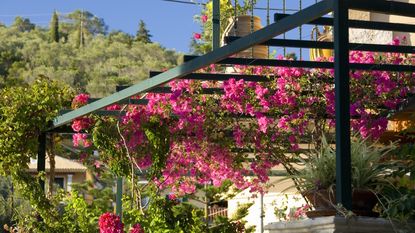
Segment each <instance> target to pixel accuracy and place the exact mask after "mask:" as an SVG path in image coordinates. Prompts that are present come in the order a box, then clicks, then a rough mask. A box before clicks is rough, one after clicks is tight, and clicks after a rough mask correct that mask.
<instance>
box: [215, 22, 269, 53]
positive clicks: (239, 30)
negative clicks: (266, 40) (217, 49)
mask: <svg viewBox="0 0 415 233" xmlns="http://www.w3.org/2000/svg"><path fill="white" fill-rule="evenodd" d="M252 20H253V24H254V25H253V27H252V26H251V25H252ZM235 24H236V27H235ZM261 28H262V25H261V18H260V17H258V16H253V17H251V16H250V15H241V16H237V17H236V19H233V18H232V19H230V22H229V24H228V26H227V27H226V29H225V31H224V33H223V35H224V36H240V37H243V36H246V35H249V34H251V32H254V31H257V30H259V29H261ZM223 39H224V38H223ZM222 41H224V40H222ZM235 56H236V57H244V58H252V57H253V58H263V59H268V47H267V46H264V45H256V46H253V47H252V48H250V49H247V50H244V51H242V52H239V53H237V54H235Z"/></svg>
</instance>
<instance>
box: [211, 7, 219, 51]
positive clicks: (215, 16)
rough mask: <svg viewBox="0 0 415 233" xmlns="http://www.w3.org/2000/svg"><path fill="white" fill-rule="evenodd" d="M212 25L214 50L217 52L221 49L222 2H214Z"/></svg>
mask: <svg viewBox="0 0 415 233" xmlns="http://www.w3.org/2000/svg"><path fill="white" fill-rule="evenodd" d="M212 24H213V27H212V30H213V32H212V33H213V38H212V40H213V41H212V48H213V49H214V50H215V49H217V48H219V47H220V0H213V16H212Z"/></svg>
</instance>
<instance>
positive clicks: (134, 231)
mask: <svg viewBox="0 0 415 233" xmlns="http://www.w3.org/2000/svg"><path fill="white" fill-rule="evenodd" d="M130 233H144V230H143V228H142V227H141V225H140V224H138V223H137V224H135V225H134V226H133V228H131V230H130Z"/></svg>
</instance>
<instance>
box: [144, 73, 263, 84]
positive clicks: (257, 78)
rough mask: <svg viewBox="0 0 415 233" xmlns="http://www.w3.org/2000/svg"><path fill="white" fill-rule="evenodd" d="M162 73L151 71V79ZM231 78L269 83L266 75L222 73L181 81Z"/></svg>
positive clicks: (188, 77)
mask: <svg viewBox="0 0 415 233" xmlns="http://www.w3.org/2000/svg"><path fill="white" fill-rule="evenodd" d="M161 73H162V72H159V71H150V78H152V77H155V76H157V75H159V74H161ZM231 78H234V79H237V80H239V79H243V80H245V81H250V82H269V81H271V80H270V79H269V77H267V76H265V75H247V74H220V73H191V74H188V75H186V76H184V77H181V78H180V79H191V80H209V81H226V80H229V79H231Z"/></svg>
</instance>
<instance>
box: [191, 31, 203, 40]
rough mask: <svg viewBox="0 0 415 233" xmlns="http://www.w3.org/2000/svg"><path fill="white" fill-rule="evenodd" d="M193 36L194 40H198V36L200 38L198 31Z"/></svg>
mask: <svg viewBox="0 0 415 233" xmlns="http://www.w3.org/2000/svg"><path fill="white" fill-rule="evenodd" d="M193 37H194V38H195V39H196V40H200V38H202V35H201V34H200V33H194V35H193Z"/></svg>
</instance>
